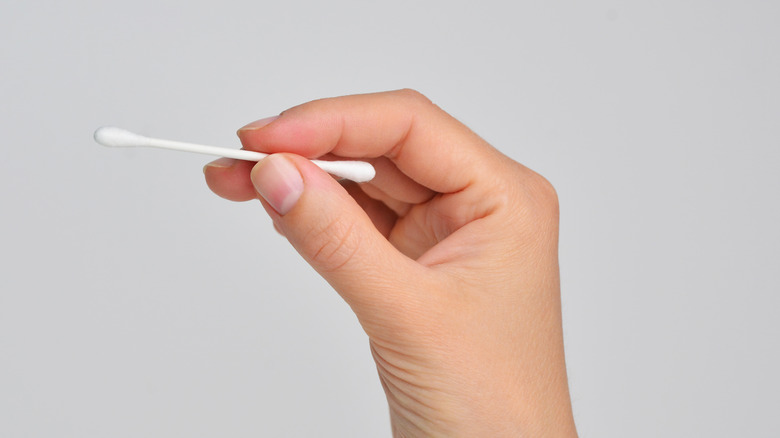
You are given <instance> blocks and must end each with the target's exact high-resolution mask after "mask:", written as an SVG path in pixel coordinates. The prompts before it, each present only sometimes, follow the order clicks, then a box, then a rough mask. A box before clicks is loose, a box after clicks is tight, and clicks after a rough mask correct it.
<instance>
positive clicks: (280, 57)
mask: <svg viewBox="0 0 780 438" xmlns="http://www.w3.org/2000/svg"><path fill="white" fill-rule="evenodd" d="M778 23H780V3H778V2H777V1H730V2H727V1H679V0H675V1H666V0H664V1H632V2H629V1H618V0H610V1H589V2H581V1H568V2H551V1H536V2H506V1H502V2H498V1H479V2H474V1H470V2H456V1H448V2H444V1H439V2H421V1H394V2H383V3H378V2H366V1H362V2H361V1H345V0H335V1H329V2H313V1H309V2H296V1H286V2H262V1H255V2H247V1H220V2H213V3H209V2H181V3H174V2H170V1H159V0H155V1H147V0H135V1H133V2H98V1H93V2H89V1H70V2H44V1H39V2H30V1H13V0H10V1H9V0H3V1H2V3H0V63H1V64H0V66H1V68H0V78H1V80H0V140H2V156H3V159H2V160H0V177H1V178H2V185H0V191H1V192H0V196H1V198H0V199H2V215H1V216H0V261H1V262H2V264H1V265H0V266H1V267H0V269H2V275H0V436H3V437H22V436H29V437H44V436H45V437H51V436H57V437H71V436H72V437H105V436H111V437H138V436H145V437H185V436H186V437H201V436H203V437H206V436H208V437H212V436H234V437H243V436H247V437H248V436H301V437H302V436H334V437H335V436H388V435H389V421H388V418H387V413H386V406H385V401H384V395H383V393H382V391H381V388H380V386H379V383H378V379H377V377H376V375H375V370H374V366H373V363H372V360H371V358H370V354H369V351H368V347H367V341H366V338H365V335H364V334H363V333H362V332H361V330H360V328H359V326H358V324H357V322H356V320H355V318H354V317H353V316H352V314H351V313H350V311H349V309H348V308H347V306H346V305H345V304H343V303H342V301H341V300H340V299H339V297H338V296H337V295H336V294H335V293H334V292H333V291H332V290H330V288H329V287H328V286H327V284H326V283H325V282H324V281H322V280H321V279H320V278H319V277H318V276H317V275H316V274H315V273H314V272H313V271H312V270H311V269H310V268H309V267H308V266H307V265H305V264H304V263H303V262H302V261H301V260H300V259H299V257H298V255H297V254H295V253H294V251H293V250H291V249H290V248H289V247H288V245H287V244H286V242H285V241H284V240H283V239H282V238H281V237H279V236H278V235H276V234H275V232H274V231H273V230H272V228H271V224H270V221H269V220H268V219H267V217H266V216H265V214H264V212H263V211H262V209H261V207H260V205H259V204H258V203H256V202H251V203H246V204H234V203H230V202H227V201H224V200H221V199H219V198H217V197H216V196H215V195H213V194H212V193H210V192H209V190H208V189H207V188H206V185H205V184H204V182H203V179H202V174H201V171H200V168H201V166H202V165H203V164H205V163H206V162H207V161H209V159H208V158H206V157H203V156H195V155H188V154H181V153H176V152H168V151H157V150H109V149H104V148H101V147H99V146H97V145H95V144H94V143H93V141H92V131H93V130H94V129H95V128H96V127H98V126H101V125H116V126H122V127H126V128H128V129H133V130H136V131H139V132H141V133H145V134H149V135H155V136H159V137H163V138H171V139H179V140H185V141H192V142H201V143H206V144H217V145H225V146H231V147H236V146H237V144H238V143H237V140H236V138H235V136H234V132H235V130H236V129H237V128H238V127H240V126H241V125H243V124H245V123H247V122H249V121H251V120H254V119H257V118H261V117H265V116H269V115H273V114H276V113H278V112H280V111H281V110H283V109H285V108H287V107H289V106H292V105H295V104H298V103H301V102H304V101H308V100H311V99H314V98H319V97H326V96H335V95H342V94H351V93H358V92H370V91H380V90H387V89H395V88H401V87H412V88H416V89H418V90H420V91H422V92H423V93H425V94H426V95H428V96H429V97H430V98H431V99H432V100H434V102H436V103H437V104H439V105H440V106H442V107H443V108H444V109H446V110H448V111H450V112H451V113H452V114H453V115H455V116H456V117H458V118H459V119H461V120H462V121H463V122H464V123H466V124H468V125H469V126H470V127H472V128H473V129H474V130H475V131H476V132H478V133H480V134H481V135H482V136H484V137H485V138H486V139H487V140H488V141H490V142H491V143H493V144H494V145H496V146H497V147H498V148H500V149H501V150H503V151H504V152H505V153H507V154H508V155H510V156H512V157H513V158H515V159H517V160H519V161H521V162H523V163H525V164H526V165H528V166H529V167H531V168H533V169H535V170H537V171H539V172H540V173H542V174H543V175H545V176H546V177H547V178H548V179H550V180H551V181H552V182H553V183H554V184H555V186H556V187H557V189H558V191H559V195H560V200H561V205H562V223H561V226H562V231H561V239H562V240H561V265H562V273H563V274H562V275H563V278H562V280H563V303H564V309H563V316H564V329H565V336H566V349H567V359H568V367H569V373H570V374H569V375H570V381H571V390H572V397H573V402H574V410H575V415H576V420H577V424H578V427H579V431H580V433H581V435H582V436H586V437H625V436H638V437H658V436H678V437H686V436H720V437H727V436H754V437H770V436H774V437H776V436H778V435H780V430H779V429H780V426H778V423H777V418H776V414H777V412H778V411H780V402H779V400H780V396H778V392H779V391H780V380H779V379H778V376H777V370H778V369H780V354H779V353H778V335H779V334H780V333H778V332H779V331H780V322H778V321H777V319H776V316H775V315H776V312H777V307H778V305H780V299H778V292H780V279H779V278H778V266H780V257H779V256H778V246H779V245H780V232H778V223H779V222H780V208H778V202H777V201H778V197H780V179H779V177H778V169H779V168H780V140H779V139H780V124H778V119H779V118H780V117H779V116H780V103H779V102H780V85H778V78H780V55H779V54H780V47H779V46H780V30H778V29H780V26H778Z"/></svg>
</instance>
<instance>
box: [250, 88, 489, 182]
mask: <svg viewBox="0 0 780 438" xmlns="http://www.w3.org/2000/svg"><path fill="white" fill-rule="evenodd" d="M238 135H239V138H240V139H241V143H242V144H243V146H244V148H245V149H249V150H256V151H260V152H266V153H275V152H291V153H295V154H298V155H302V156H304V157H308V158H316V157H319V156H322V155H325V154H334V155H338V156H341V157H349V158H375V157H381V156H385V157H387V158H389V159H390V160H391V161H393V162H394V163H395V165H396V166H397V167H398V169H399V170H401V172H403V173H404V174H405V175H407V176H408V177H410V178H411V179H412V180H414V181H416V182H417V183H419V184H421V185H423V186H425V187H428V188H430V189H431V190H434V191H436V192H440V193H453V192H458V191H460V190H463V189H465V188H466V187H468V186H470V185H472V184H474V183H475V182H476V181H483V180H488V181H489V180H491V179H492V177H491V173H492V172H493V171H494V169H495V166H496V165H497V164H498V163H500V162H502V160H501V158H500V157H501V154H500V153H499V152H498V151H496V150H495V149H494V148H493V147H492V146H490V145H489V144H487V143H486V142H485V141H484V140H482V139H481V138H480V137H479V136H477V135H476V134H475V133H474V132H472V131H471V130H470V129H469V128H467V127H466V126H465V125H463V124H461V123H460V122H458V121H457V120H456V119H455V118H453V117H452V116H450V115H449V114H447V113H446V112H444V111H442V110H441V109H440V108H439V107H438V106H436V105H434V104H433V103H432V102H431V101H430V100H428V99H427V98H425V97H424V96H423V95H421V94H420V93H418V92H416V91H412V90H399V91H390V92H384V93H374V94H362V95H353V96H344V97H336V98H330V99H321V100H315V101H312V102H308V103H305V104H303V105H299V106H296V107H293V108H291V109H289V110H287V111H285V112H283V113H282V115H281V116H280V117H279V118H277V119H276V120H274V121H273V122H271V123H270V124H267V125H265V126H262V127H259V128H253V127H252V126H251V125H248V126H247V127H244V128H242V129H240V130H239V131H238Z"/></svg>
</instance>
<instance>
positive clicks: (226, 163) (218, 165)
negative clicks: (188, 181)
mask: <svg viewBox="0 0 780 438" xmlns="http://www.w3.org/2000/svg"><path fill="white" fill-rule="evenodd" d="M236 161H237V160H234V159H232V158H224V157H223V158H220V159H217V160H214V161H212V162H211V163H209V164H207V165H205V166H203V172H204V173H205V172H206V168H209V167H210V168H212V169H227V168H229V167H233V165H234V164H236Z"/></svg>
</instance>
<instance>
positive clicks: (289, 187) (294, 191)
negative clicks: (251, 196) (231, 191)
mask: <svg viewBox="0 0 780 438" xmlns="http://www.w3.org/2000/svg"><path fill="white" fill-rule="evenodd" d="M252 183H253V184H254V185H255V190H257V193H259V194H260V196H262V197H263V199H265V201H266V202H268V203H269V204H270V205H271V207H273V209H274V210H276V211H277V212H278V213H279V214H281V215H285V214H287V213H288V212H289V211H290V210H292V208H293V206H295V203H296V202H298V198H300V197H301V194H302V193H303V178H301V174H300V172H298V169H297V168H296V167H295V165H294V164H293V163H292V162H291V161H290V160H289V159H288V158H286V157H285V156H283V155H270V156H268V157H267V158H264V159H263V161H261V162H260V164H259V167H258V168H257V170H256V171H254V172H252Z"/></svg>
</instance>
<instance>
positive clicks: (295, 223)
mask: <svg viewBox="0 0 780 438" xmlns="http://www.w3.org/2000/svg"><path fill="white" fill-rule="evenodd" d="M238 135H239V138H240V139H241V142H242V144H243V146H244V148H245V149H249V150H256V151H260V152H266V153H273V154H274V155H271V156H269V157H268V158H265V159H264V160H262V161H260V162H259V163H257V164H256V165H254V163H249V162H243V161H235V160H230V159H219V160H217V161H215V162H213V163H211V164H209V165H207V166H206V167H205V169H204V172H205V175H206V181H207V183H208V185H209V187H210V188H211V189H212V190H213V191H214V192H215V193H217V194H218V195H220V196H222V197H224V198H227V199H231V200H235V201H245V200H250V199H255V198H259V199H260V200H261V202H262V203H263V206H264V207H265V209H266V210H267V212H268V214H269V215H270V216H271V218H272V219H273V222H274V226H275V227H276V228H277V230H279V232H280V233H282V234H283V235H284V236H286V237H287V239H288V240H289V241H290V243H292V245H293V246H294V247H295V248H296V249H297V250H298V252H299V253H300V254H301V255H302V256H303V257H304V259H306V261H307V262H308V263H309V264H311V265H312V266H313V267H314V269H316V270H317V272H319V273H320V274H321V275H322V276H323V277H324V278H325V279H326V280H327V281H328V282H329V283H330V284H331V285H332V286H333V288H334V289H336V291H337V292H338V293H339V294H340V295H341V296H342V297H343V298H344V300H345V301H346V302H347V303H348V304H349V305H350V306H351V308H352V309H353V311H354V312H355V314H356V315H357V317H358V320H359V321H360V324H361V325H362V327H363V329H364V330H365V332H366V333H367V334H368V337H369V341H370V346H371V352H372V354H373V357H374V360H375V362H376V365H377V369H378V372H379V377H380V380H381V383H382V386H383V388H384V390H385V394H386V396H387V400H388V404H389V407H390V415H391V423H392V427H393V432H394V435H396V436H470V437H474V436H484V437H488V436H490V437H498V436H576V431H575V428H574V422H573V419H572V413H571V403H570V400H569V392H568V383H567V378H566V368H565V363H564V352H563V337H562V333H561V311H560V285H559V273H558V255H557V252H558V202H557V197H556V194H555V191H554V190H553V188H552V186H551V185H550V184H549V183H548V182H547V181H546V180H545V179H544V178H542V177H541V176H539V175H538V174H536V173H534V172H533V171H531V170H529V169H528V168H526V167H524V166H522V165H520V164H518V163H517V162H515V161H513V160H511V159H509V158H508V157H506V156H505V155H503V154H501V153H500V152H498V151H497V150H496V149H494V148H493V147H491V146H490V145H489V144H487V143H486V142H485V141H484V140H482V139H481V138H479V137H478V136H477V135H476V134H474V133H473V132H472V131H470V130H469V129H468V128H467V127H465V126H464V125H462V124H461V123H460V122H458V121H457V120H455V119H454V118H452V117H451V116H449V115H448V114H447V113H445V112H444V111H442V110H441V109H439V108H438V107H437V106H435V105H433V104H432V103H431V102H430V101H429V100H428V99H426V98H425V97H423V96H422V95H420V94H419V93H416V92H414V91H409V90H402V91H394V92H387V93H378V94H369V95H357V96H346V97H339V98H333V99H324V100H318V101H313V102H309V103H306V104H303V105H300V106H297V107H294V108H292V109H289V110H287V111H285V112H284V113H282V115H281V116H280V117H278V118H276V119H270V120H269V119H266V120H262V121H258V122H255V123H253V124H250V125H247V126H246V127H244V128H242V129H241V130H239V132H238ZM323 155H335V156H339V157H346V158H356V159H364V160H368V161H371V162H372V163H373V164H374V165H375V167H376V169H377V176H376V178H375V179H374V180H372V181H371V182H368V183H361V184H355V183H345V184H343V185H342V184H340V183H339V182H338V181H336V180H334V179H333V178H332V177H331V176H329V175H328V174H326V173H324V172H323V171H322V170H320V169H319V168H318V167H316V166H314V165H313V164H311V163H310V162H309V161H308V160H306V159H304V158H303V157H307V158H316V157H321V156H323ZM253 165H254V167H253Z"/></svg>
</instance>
